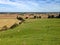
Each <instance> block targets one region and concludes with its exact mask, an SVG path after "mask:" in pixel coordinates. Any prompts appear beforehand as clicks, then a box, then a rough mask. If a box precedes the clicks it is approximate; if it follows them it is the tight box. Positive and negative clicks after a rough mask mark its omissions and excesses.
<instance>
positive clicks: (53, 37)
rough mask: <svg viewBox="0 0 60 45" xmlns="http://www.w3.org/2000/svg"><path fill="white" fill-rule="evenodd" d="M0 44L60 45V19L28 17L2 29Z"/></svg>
mask: <svg viewBox="0 0 60 45" xmlns="http://www.w3.org/2000/svg"><path fill="white" fill-rule="evenodd" d="M0 45H60V19H27V20H26V21H25V22H24V23H22V24H21V25H19V26H18V27H16V28H13V29H9V30H6V31H1V32H0Z"/></svg>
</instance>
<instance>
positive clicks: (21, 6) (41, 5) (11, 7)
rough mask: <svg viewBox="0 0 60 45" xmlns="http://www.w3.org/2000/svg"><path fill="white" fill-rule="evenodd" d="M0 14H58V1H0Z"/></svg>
mask: <svg viewBox="0 0 60 45" xmlns="http://www.w3.org/2000/svg"><path fill="white" fill-rule="evenodd" d="M0 12H60V0H0Z"/></svg>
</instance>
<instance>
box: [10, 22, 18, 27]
mask: <svg viewBox="0 0 60 45" xmlns="http://www.w3.org/2000/svg"><path fill="white" fill-rule="evenodd" d="M16 26H18V24H16V23H15V24H14V25H12V26H11V27H10V28H14V27H16Z"/></svg>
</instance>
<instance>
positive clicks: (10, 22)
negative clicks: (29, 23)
mask: <svg viewBox="0 0 60 45" xmlns="http://www.w3.org/2000/svg"><path fill="white" fill-rule="evenodd" d="M19 22H21V21H19V20H17V19H0V29H2V27H4V26H7V27H8V28H10V27H11V26H12V25H14V24H15V23H17V24H18V23H19Z"/></svg>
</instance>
